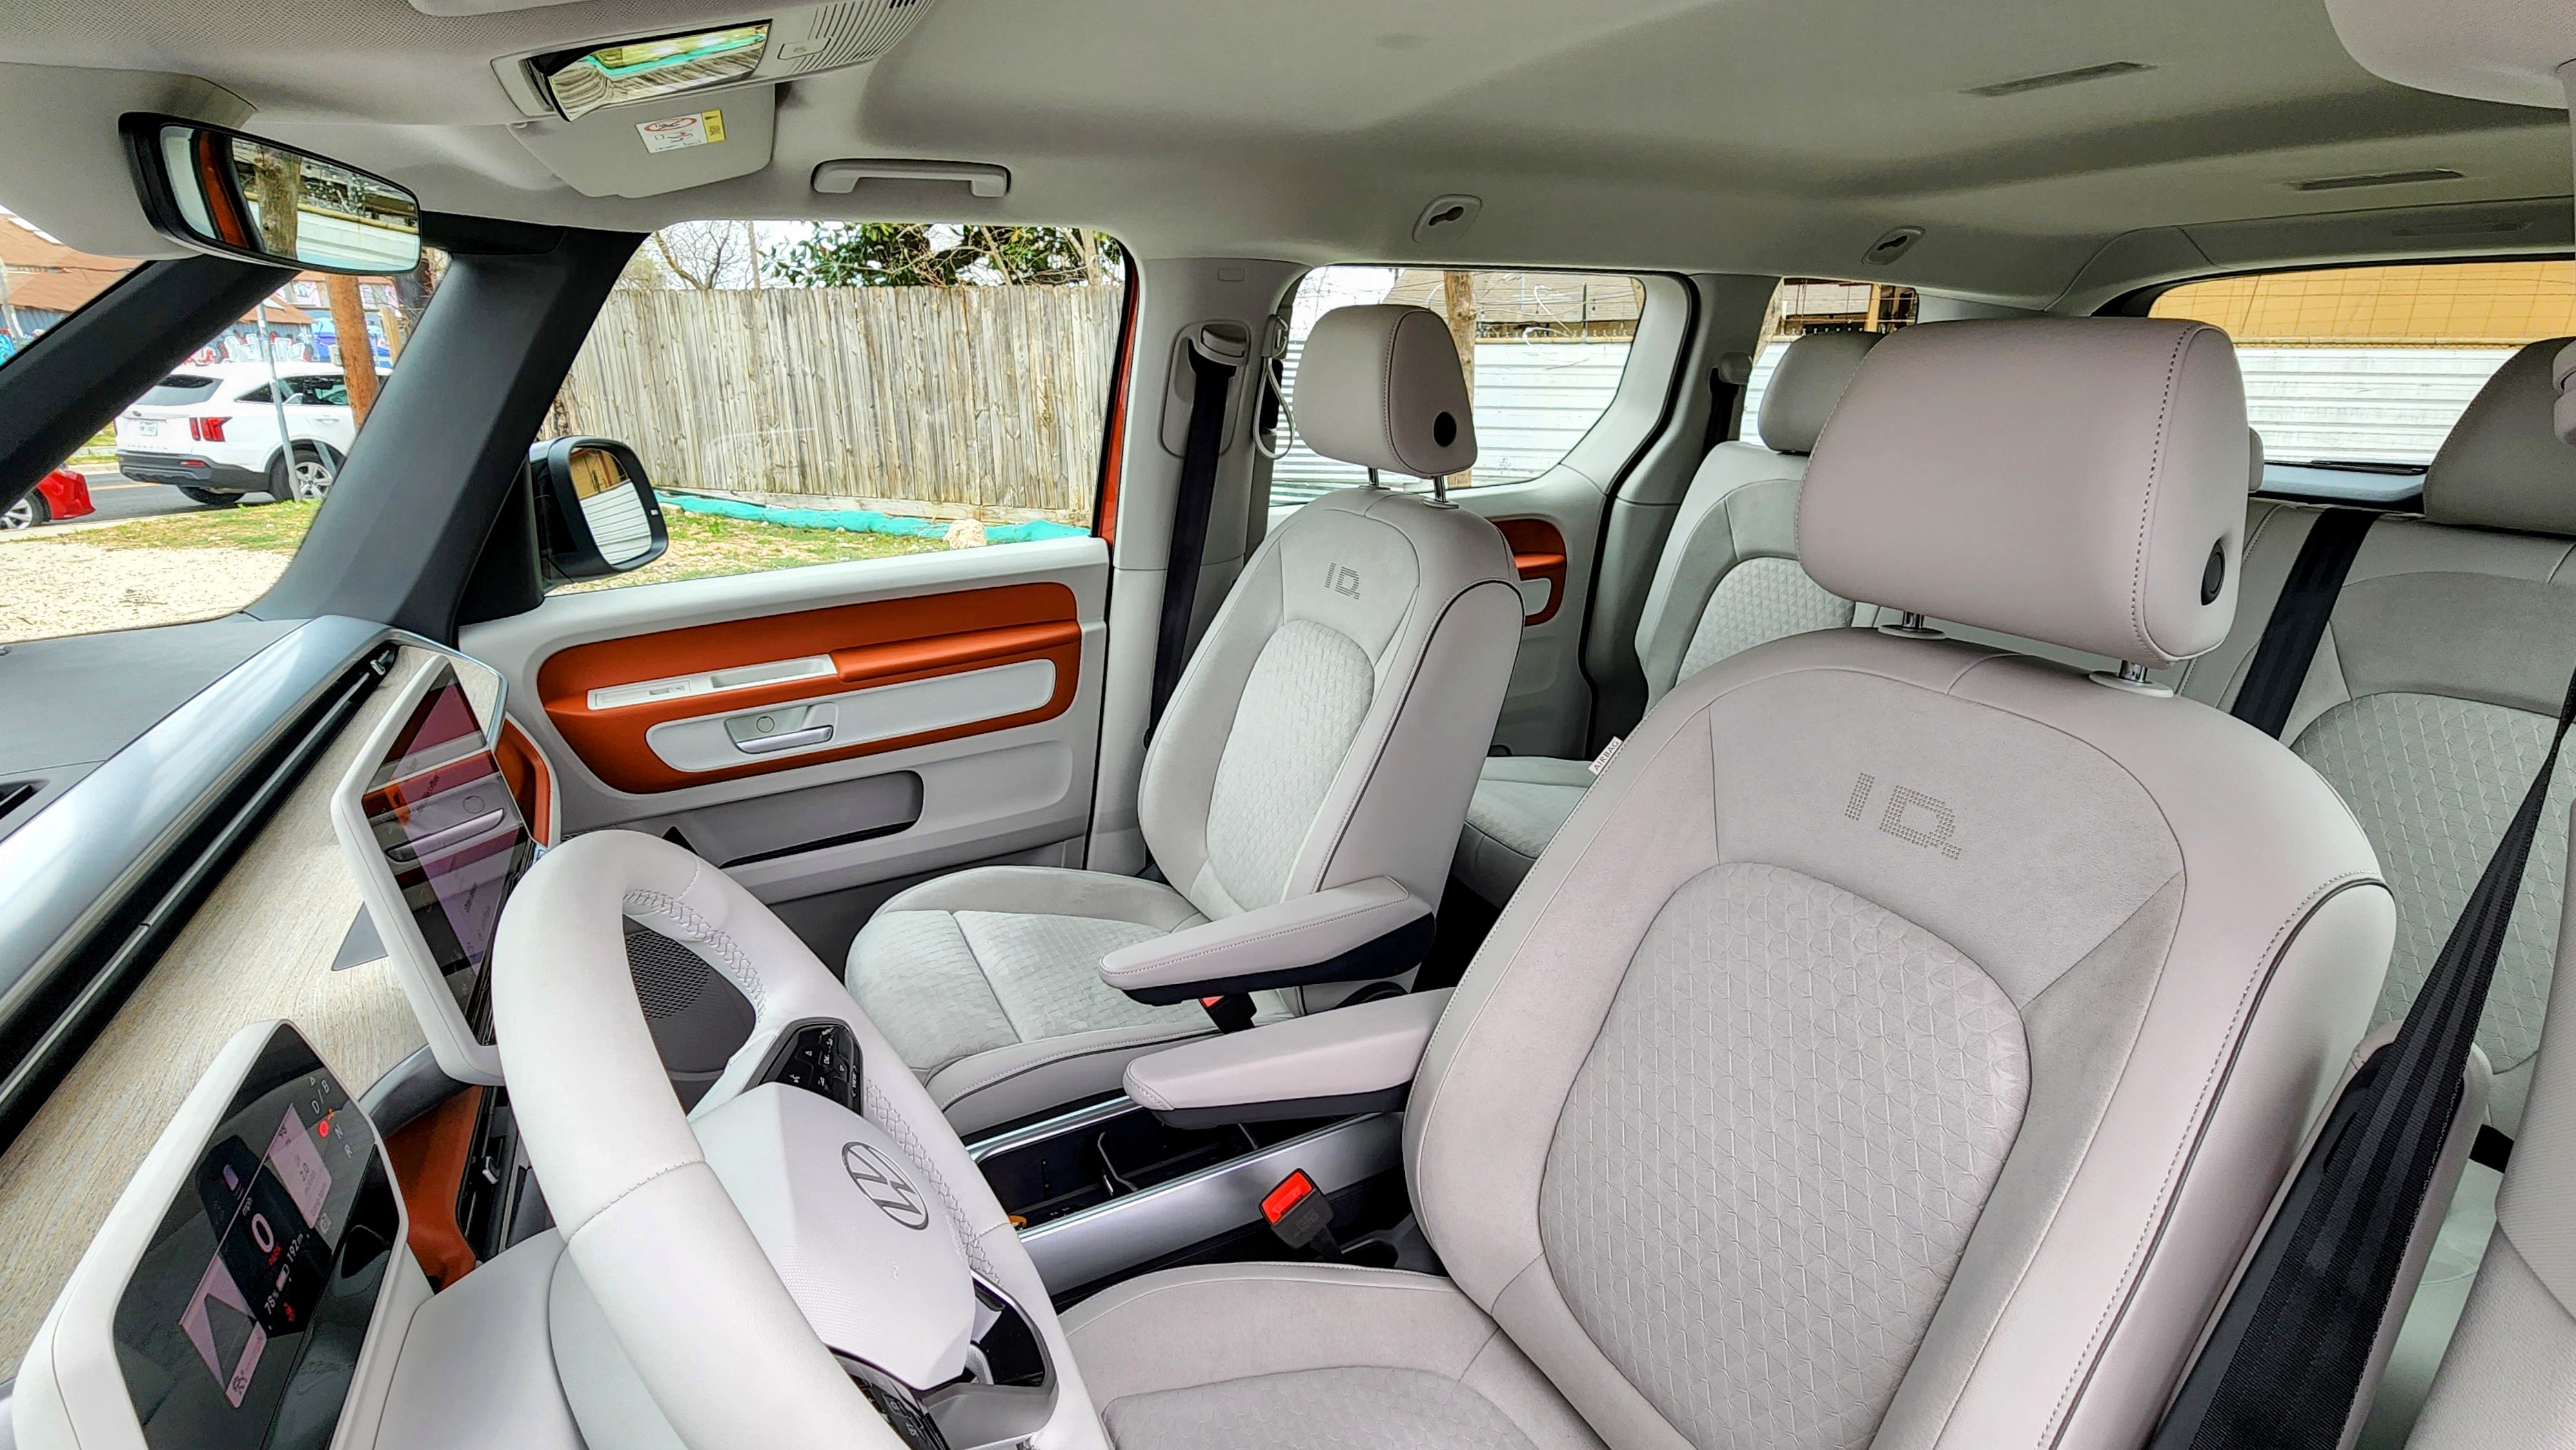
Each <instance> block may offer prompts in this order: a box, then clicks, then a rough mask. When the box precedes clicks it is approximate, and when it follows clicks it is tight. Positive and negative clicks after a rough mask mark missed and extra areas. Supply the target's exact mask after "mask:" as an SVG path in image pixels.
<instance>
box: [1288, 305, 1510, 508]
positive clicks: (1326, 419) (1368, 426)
mask: <svg viewBox="0 0 2576 1450" xmlns="http://www.w3.org/2000/svg"><path fill="white" fill-rule="evenodd" d="M1296 417H1297V431H1298V433H1299V434H1300V435H1301V436H1303V437H1304V439H1305V440H1306V446H1307V447H1309V448H1311V449H1313V450H1315V451H1316V452H1317V453H1320V454H1322V455H1324V456H1325V457H1326V458H1337V459H1340V460H1341V461H1342V462H1344V463H1356V464H1358V465H1359V466H1360V467H1362V468H1377V469H1383V470H1385V471H1387V472H1389V473H1404V474H1411V475H1412V476H1414V477H1416V478H1438V477H1442V476H1445V475H1447V474H1452V473H1463V472H1465V471H1466V470H1467V469H1468V468H1469V467H1470V466H1472V465H1473V464H1474V463H1475V461H1476V422H1475V418H1474V416H1473V415H1472V414H1471V413H1470V412H1469V410H1468V405H1467V377H1466V374H1465V372H1464V371H1462V370H1461V369H1460V368H1459V366H1458V348H1457V345H1456V344H1455V343H1453V342H1452V341H1451V340H1450V337H1449V324H1447V323H1445V322H1443V321H1441V320H1440V314H1439V313H1436V312H1433V311H1431V310H1430V309H1429V308H1426V307H1407V306H1402V305H1398V304H1393V303H1382V304H1379V305H1377V306H1373V307H1337V308H1334V309H1333V310H1332V311H1330V312H1327V313H1325V314H1324V315H1323V317H1321V318H1320V319H1318V320H1317V321H1316V323H1315V330H1314V331H1312V332H1310V333H1308V334H1307V335H1306V350H1305V353H1304V354H1303V355H1302V356H1300V357H1299V358H1298V360H1297V402H1296Z"/></svg>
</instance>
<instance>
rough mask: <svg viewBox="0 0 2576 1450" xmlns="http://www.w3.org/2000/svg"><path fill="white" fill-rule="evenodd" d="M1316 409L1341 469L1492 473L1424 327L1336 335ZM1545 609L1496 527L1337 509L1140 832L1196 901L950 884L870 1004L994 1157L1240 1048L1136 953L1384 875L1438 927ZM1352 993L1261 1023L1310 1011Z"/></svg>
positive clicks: (1311, 398) (1338, 501) (873, 934)
mask: <svg viewBox="0 0 2576 1450" xmlns="http://www.w3.org/2000/svg"><path fill="white" fill-rule="evenodd" d="M1296 407H1297V417H1298V421H1299V424H1300V426H1301V428H1302V430H1303V432H1304V434H1305V436H1306V439H1307V442H1308V444H1309V445H1310V446H1311V447H1313V448H1314V449H1315V450H1316V451H1317V452H1319V453H1323V454H1325V455H1326V456H1328V457H1334V458H1339V459H1342V460H1344V461H1346V462H1351V463H1356V464H1359V465H1362V466H1364V467H1367V468H1371V469H1382V470H1385V471H1388V472H1394V473H1404V474H1410V475H1415V476H1433V475H1440V474H1447V473H1454V472H1458V471H1460V470H1463V469H1465V468H1466V467H1468V465H1469V464H1471V463H1472V462H1473V461H1474V459H1475V453H1476V441H1475V431H1474V428H1473V425H1472V421H1471V419H1470V416H1469V412H1468V401H1467V392H1466V385H1465V381H1464V379H1463V376H1462V374H1461V372H1460V369H1459V367H1458V359H1457V354H1456V351H1455V350H1454V347H1453V346H1452V344H1451V343H1450V341H1449V335H1448V332H1447V329H1446V326H1445V324H1443V323H1442V322H1441V321H1440V319H1439V317H1438V316H1437V315H1436V314H1433V313H1431V312H1428V311H1426V310H1424V309H1421V308H1415V307H1354V308H1343V309H1341V310H1339V311H1337V312H1334V313H1331V314H1329V315H1327V316H1326V317H1324V318H1323V319H1322V320H1320V321H1319V322H1318V323H1317V324H1316V327H1315V330H1314V332H1313V334H1312V335H1311V337H1310V338H1309V340H1308V342H1307V344H1306V352H1305V363H1304V365H1303V366H1302V367H1300V368H1299V370H1298V380H1297V399H1296ZM1518 601H1519V593H1518V589H1517V585H1516V582H1515V575H1514V571H1513V567H1512V559H1511V549H1510V547H1509V545H1507V544H1505V543H1504V542H1503V538H1502V535H1501V534H1500V533H1499V532H1498V531H1497V530H1496V529H1495V528H1494V526H1493V525H1492V524H1490V523H1488V522H1486V521H1485V520H1484V519H1482V518H1479V517H1477V516H1476V515H1474V514H1471V513H1467V512H1465V511H1463V510H1460V509H1457V508H1454V507H1449V506H1445V505H1438V504H1434V503H1432V502H1430V501H1428V500H1426V499H1423V498H1420V497H1416V496H1412V495H1409V494H1403V493H1397V492H1392V491H1388V490H1383V489H1378V488H1363V489H1349V490H1345V491H1342V492H1339V493H1333V494H1327V495H1325V496H1324V497H1322V498H1319V499H1316V500H1315V501H1313V502H1312V503H1309V504H1308V505H1306V506H1305V507H1304V508H1302V509H1300V510H1298V511H1297V512H1296V514H1295V515H1294V516H1292V517H1291V518H1290V519H1289V520H1288V521H1287V522H1286V523H1285V524H1283V525H1282V526H1281V527H1280V528H1279V529H1278V530H1276V531H1275V532H1273V533H1272V534H1271V535H1270V537H1269V538H1268V539H1267V540H1265V541H1264V542H1263V544H1262V546H1261V548H1260V549H1259V550H1258V551H1257V552H1255V553H1254V555H1253V557H1252V559H1251V561H1250V562H1249V563H1247V564H1246V565H1245V566H1244V570H1243V574H1242V576H1241V578H1240V579H1239V580H1238V581H1237V582H1236V583H1235V585H1234V588H1233V591H1232V593H1231V594H1230V595H1229V596H1228V597H1227V599H1226V602H1225V605H1224V607H1223V608H1222V609H1220V610H1219V611H1218V613H1217V615H1216V618H1215V619H1214V620H1213V621H1211V622H1210V624H1209V625H1208V628H1207V632H1206V635H1205V637H1204V638H1203V639H1202V640H1201V642H1200V643H1199V645H1198V648H1197V649H1196V651H1195V652H1194V653H1193V654H1192V656H1191V658H1190V662H1189V667H1188V669H1187V670H1186V672H1184V674H1183V675H1182V677H1181V680H1180V684H1179V686H1178V688H1177V689H1176V690H1175V691H1174V693H1173V696H1172V700H1171V704H1170V707H1169V709H1168V711H1167V712H1166V714H1165V715H1164V718H1163V721H1162V724H1161V726H1160V727H1159V728H1158V729H1157V730H1156V732H1155V735H1154V740H1153V744H1152V747H1151V748H1150V750H1149V751H1148V753H1147V755H1146V759H1145V767H1144V777H1143V781H1142V783H1141V787H1140V791H1139V797H1138V814H1139V816H1140V818H1141V824H1142V827H1143V830H1144V835H1145V841H1146V844H1147V846H1148V847H1149V848H1150V849H1151V850H1152V852H1153V857H1154V860H1155V862H1156V864H1157V865H1158V866H1160V867H1161V869H1162V872H1163V874H1164V876H1165V877H1166V879H1167V880H1168V881H1169V882H1170V884H1169V885H1166V884H1164V883H1163V882H1157V881H1151V880H1144V879H1140V878H1134V877H1125V876H1115V875H1108V874H1104V873H1099V872H1088V871H1065V870H1051V869H1043V868H1035V867H991V868H984V869H978V870H971V871H964V872H960V873H957V874H955V875H951V876H946V877H942V878H940V879H938V880H935V881H930V882H927V883H924V884H923V885H920V886H917V887H914V888H912V889H910V890H907V891H905V892H903V893H902V894H900V895H898V896H896V897H895V898H893V899H892V900H890V901H888V902H887V903H886V904H885V906H884V907H883V908H882V909H881V910H880V911H879V912H878V913H877V915H876V916H875V918H874V919H872V920H871V921H869V923H868V924H867V926H866V927H865V928H863V929H862V930H861V931H860V933H859V935H858V939H857V940H856V941H855V942H853V943H852V945H851V948H850V961H849V972H848V981H849V986H850V991H851V993H852V994H853V995H854V996H856V997H857V999H858V1001H859V1004H860V1005H861V1006H862V1007H864V1008H865V1009H866V1011H867V1013H868V1015H869V1017H871V1018H872V1019H873V1020H874V1021H875V1022H876V1023H877V1025H878V1027H879V1028H880V1029H881V1030H883V1031H884V1033H885V1034H886V1036H887V1038H888V1039H890V1040H891V1041H892V1042H893V1043H894V1045H895V1047H896V1049H897V1050H898V1051H899V1052H900V1053H901V1054H902V1055H903V1058H904V1060H905V1061H906V1062H907V1063H909V1064H910V1065H911V1066H912V1067H913V1068H914V1070H915V1071H916V1072H918V1073H920V1074H921V1075H922V1076H923V1077H924V1078H925V1079H926V1080H927V1082H928V1084H929V1087H930V1090H931V1095H932V1097H933V1098H934V1099H935V1100H937V1101H938V1102H939V1104H940V1105H941V1107H942V1108H944V1109H945V1110H946V1111H947V1112H948V1114H949V1116H950V1120H951V1121H952V1122H953V1123H954V1124H955V1125H956V1126H957V1127H958V1129H959V1130H960V1131H961V1132H971V1131H974V1130H976V1129H978V1128H982V1127H988V1126H991V1125H993V1124H996V1123H1001V1122H1005V1121H1008V1120H1011V1119H1014V1118H1018V1117H1022V1116H1025V1115H1027V1114H1029V1113H1032V1112H1037V1111H1040V1110H1043V1109H1045V1108H1047V1107H1050V1106H1053V1105H1055V1104H1058V1103H1062V1102H1066V1101H1070V1100H1072V1099H1074V1098H1076V1097H1080V1096H1083V1095H1086V1094H1091V1093H1097V1092H1104V1091H1110V1090H1114V1089H1115V1088H1116V1087H1117V1085H1118V1080H1119V1074H1120V1072H1121V1071H1122V1069H1123V1068H1124V1067H1125V1065H1126V1063H1127V1060H1128V1059H1129V1058H1131V1057H1133V1056H1135V1055H1136V1054H1137V1053H1138V1052H1140V1051H1143V1050H1145V1049H1147V1048H1149V1047H1152V1046H1155V1045H1157V1044H1162V1043H1168V1042H1172V1041H1175V1040H1177V1039H1180V1038H1185V1037H1191V1036H1196V1035H1198V1034H1201V1033H1205V1032H1208V1031H1210V1030H1212V1027H1211V1024H1210V1021H1209V1018H1208V1015H1207V1013H1206V1012H1205V1011H1203V1010H1202V1009H1201V1008H1199V1007H1198V1006H1197V1005H1196V1004H1195V1003H1191V1002H1181V1003H1178V1004H1175V1005H1167V1006H1150V1005H1146V1004H1144V1003H1141V1002H1138V1001H1136V1000H1133V999H1131V998H1130V997H1128V996H1126V995H1125V994H1123V993H1121V992H1120V991H1118V990H1116V989H1114V988H1111V987H1109V986H1107V985H1105V984H1104V983H1103V981H1102V980H1101V967H1102V959H1103V958H1104V957H1106V956H1107V955H1109V954H1110V953H1111V952H1114V951H1117V950H1119V949H1121V948H1128V947H1134V946H1136V945H1138V944H1140V943H1146V942H1151V941H1154V940H1157V939H1159V938H1162V937H1165V936H1167V935H1169V934H1170V933H1173V932H1175V931H1178V930H1182V929H1185V928H1189V927H1193V926H1199V925H1201V924H1203V923H1207V922H1223V921H1228V920H1230V919H1233V918H1238V917H1243V916H1245V915H1246V914H1247V913H1251V912H1255V911H1258V910H1261V909H1264V908H1275V907H1278V906H1280V905H1281V904H1282V903H1290V902H1295V901H1297V900H1298V899H1299V898H1302V897H1306V896H1309V895H1311V894H1313V893H1316V892H1319V891H1322V890H1324V889H1326V888H1332V887H1338V886H1342V885H1344V884H1346V883H1354V882H1362V881H1367V880H1370V879H1372V878H1386V879H1389V880H1391V881H1393V882H1394V883H1397V884H1398V885H1400V886H1401V887H1402V888H1403V889H1404V891H1405V892H1407V893H1410V894H1411V896H1413V897H1415V898H1418V899H1419V900H1420V901H1421V902H1423V903H1437V902H1438V900H1439V899H1440V888H1441V886H1442V884H1443V882H1444V880H1445V879H1446V876H1447V873H1448V869H1449V859H1450V856H1451V855H1452V853H1453V852H1454V851H1455V849H1456V845H1457V840H1458V824H1459V821H1460V820H1461V819H1462V818H1463V816H1464V815H1465V813H1466V806H1467V797H1468V795H1469V794H1470V792H1472V791H1473V789H1474V786H1475V771H1476V763H1477V762H1478V761H1479V760H1481V759H1482V758H1483V756H1484V753H1485V748H1486V745H1487V744H1488V742H1490V741H1491V740H1492V738H1493V729H1494V719H1495V716H1496V714H1497V712H1498V711H1499V710H1500V708H1501V701H1502V695H1503V689H1504V686H1505V683H1506V681H1507V680H1508V678H1509V675H1510V672H1511V666H1512V656H1513V650H1514V649H1515V647H1516V644H1517V640H1518V637H1519V633H1520V622H1521V614H1520V608H1521V607H1520V604H1519V602H1518ZM1424 909H1425V910H1427V909H1428V907H1427V906H1426V907H1425V908H1424ZM1349 990H1351V989H1350V988H1348V987H1341V988H1290V989H1287V990H1284V991H1271V992H1264V993H1262V994H1261V996H1260V999H1259V1000H1260V1002H1261V1004H1262V1007H1263V1009H1264V1010H1265V1011H1266V1012H1268V1013H1271V1014H1274V1015H1275V1014H1281V1013H1294V1012H1298V1011H1302V1010H1305V1009H1306V1008H1307V1007H1310V1006H1320V1005H1325V1004H1327V1003H1329V1002H1332V1001H1337V1000H1339V998H1340V997H1341V996H1344V995H1347V994H1348V992H1349ZM1310 993H1311V994H1312V995H1313V997H1314V1000H1312V1001H1309V1000H1307V998H1308V995H1309V994H1310Z"/></svg>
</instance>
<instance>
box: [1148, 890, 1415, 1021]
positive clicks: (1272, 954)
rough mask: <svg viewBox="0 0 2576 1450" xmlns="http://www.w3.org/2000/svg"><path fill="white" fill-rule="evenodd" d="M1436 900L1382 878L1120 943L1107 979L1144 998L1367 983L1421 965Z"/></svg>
mask: <svg viewBox="0 0 2576 1450" xmlns="http://www.w3.org/2000/svg"><path fill="white" fill-rule="evenodd" d="M1432 926H1433V921H1432V913H1431V906H1430V904H1429V903H1427V902H1425V901H1423V900H1422V898H1420V897H1418V896H1415V895H1414V894H1413V893H1412V892H1409V891H1407V890H1405V889H1404V888H1403V887H1402V886H1400V885H1398V884H1397V883H1396V882H1395V881H1393V880H1391V879H1389V878H1387V877H1384V876H1372V877H1370V878H1369V879H1368V880H1366V881H1354V882H1352V883H1351V884H1349V885H1347V886H1335V887H1331V888H1329V889H1327V890H1323V891H1318V892H1314V893H1313V894H1311V895H1307V896H1298V897H1292V898H1290V899H1289V900H1286V901H1283V902H1280V903H1279V904H1278V905H1276V906H1265V907H1262V908H1261V909H1260V910H1258V911H1247V912H1244V913H1242V914H1241V915H1239V916H1229V917H1227V918H1226V919H1225V920H1223V921H1211V922H1209V923H1207V924H1206V925H1204V926H1194V927H1191V928H1189V929H1188V930H1186V931H1176V932H1173V933H1172V934H1171V935H1169V936H1164V937H1157V938H1155V939H1154V940H1152V941H1148V942H1139V943H1137V944H1136V945H1134V946H1132V947H1120V948H1119V949H1118V950H1116V951H1114V952H1111V953H1110V954H1109V955H1108V956H1107V957H1105V958H1103V959H1102V961H1101V963H1100V980H1102V981H1104V982H1107V983H1108V984H1109V985H1111V986H1113V987H1115V988H1117V989H1118V990H1119V991H1121V992H1124V993H1126V994H1127V995H1128V996H1130V997H1133V998H1135V999H1136V1000H1137V1001H1139V1002H1147V1003H1151V1004H1153V1005H1155V1006H1163V1005H1166V1004H1168V1003H1172V1002H1187V1001H1189V1000H1191V999H1192V998H1195V997H1220V996H1227V995H1231V994H1233V993H1237V992H1259V991H1266V990H1268V989H1270V988H1273V987H1302V986H1305V985H1307V984H1309V983H1313V982H1365V981H1369V980H1372V979H1374V978H1377V977H1392V976H1395V975H1397V974H1398V973H1401V972H1409V971H1411V970H1413V969H1414V968H1415V967H1418V966H1420V965H1422V956H1423V953H1425V952H1427V951H1429V950H1430V949H1431V932H1432Z"/></svg>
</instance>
